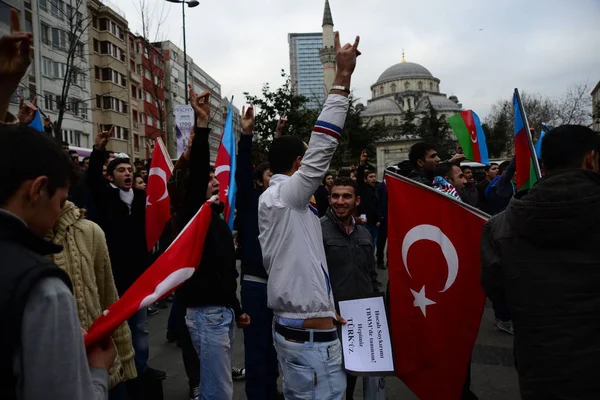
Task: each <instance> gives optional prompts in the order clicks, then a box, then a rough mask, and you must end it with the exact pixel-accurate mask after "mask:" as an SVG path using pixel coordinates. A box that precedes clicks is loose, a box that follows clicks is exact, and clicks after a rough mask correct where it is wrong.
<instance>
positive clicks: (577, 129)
mask: <svg viewBox="0 0 600 400" xmlns="http://www.w3.org/2000/svg"><path fill="white" fill-rule="evenodd" d="M592 150H596V152H599V151H600V141H599V139H598V134H597V133H596V132H594V131H593V130H591V129H590V128H587V127H585V126H582V125H562V126H559V127H557V128H554V129H552V130H551V131H550V132H548V134H547V135H546V136H545V137H544V141H543V142H542V160H543V162H544V168H545V170H546V171H547V172H551V171H557V170H561V169H571V168H581V164H582V163H583V158H584V157H585V155H586V154H587V153H589V152H590V151H592Z"/></svg>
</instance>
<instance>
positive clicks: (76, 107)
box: [68, 98, 81, 115]
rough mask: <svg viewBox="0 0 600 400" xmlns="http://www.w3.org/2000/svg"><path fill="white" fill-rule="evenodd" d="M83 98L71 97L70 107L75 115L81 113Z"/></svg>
mask: <svg viewBox="0 0 600 400" xmlns="http://www.w3.org/2000/svg"><path fill="white" fill-rule="evenodd" d="M80 102H81V100H79V99H73V98H71V99H69V103H68V107H69V109H70V110H71V112H72V113H73V114H74V115H79V103H80Z"/></svg>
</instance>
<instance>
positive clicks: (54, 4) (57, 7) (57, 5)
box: [50, 0, 64, 21]
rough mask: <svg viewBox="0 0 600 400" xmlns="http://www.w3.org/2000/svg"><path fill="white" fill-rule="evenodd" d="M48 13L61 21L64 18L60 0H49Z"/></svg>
mask: <svg viewBox="0 0 600 400" xmlns="http://www.w3.org/2000/svg"><path fill="white" fill-rule="evenodd" d="M50 13H51V14H52V16H54V17H56V18H58V19H60V20H61V21H62V20H63V19H64V12H63V2H62V0H50Z"/></svg>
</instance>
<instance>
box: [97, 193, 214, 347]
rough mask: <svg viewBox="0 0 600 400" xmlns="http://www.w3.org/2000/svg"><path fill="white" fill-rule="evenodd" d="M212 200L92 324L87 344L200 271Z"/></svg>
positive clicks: (111, 330)
mask: <svg viewBox="0 0 600 400" xmlns="http://www.w3.org/2000/svg"><path fill="white" fill-rule="evenodd" d="M211 219H212V209H211V206H210V202H209V201H207V202H206V203H204V205H202V207H201V208H200V210H198V212H197V213H196V215H195V216H194V218H192V219H191V220H190V222H188V224H187V225H186V226H185V228H183V230H182V231H181V233H180V234H179V235H178V236H177V238H175V240H174V241H173V243H172V244H171V245H170V246H169V248H168V249H167V250H165V252H164V253H163V254H161V256H160V257H158V259H157V260H156V261H155V262H154V264H152V265H151V266H150V268H148V269H147V270H146V272H144V273H143V274H142V276H140V277H139V278H138V279H137V280H136V281H135V282H134V284H133V285H131V287H130V288H129V289H127V291H126V292H125V294H123V297H121V298H120V299H119V300H117V301H116V302H115V303H114V304H112V305H111V306H110V307H109V308H108V310H106V311H104V312H103V313H102V315H100V316H99V317H98V318H97V319H96V320H95V321H94V322H93V323H92V325H91V326H90V328H89V329H88V332H87V334H86V335H85V345H86V346H90V345H92V344H94V343H96V342H97V341H98V340H100V339H102V338H104V337H107V336H109V335H110V334H112V332H113V331H114V330H115V329H117V327H118V326H119V325H121V324H122V323H123V322H125V321H127V320H128V319H129V318H131V317H132V316H133V314H135V313H136V312H137V311H138V310H141V309H143V308H144V307H148V306H149V305H150V304H152V303H154V302H155V301H157V300H160V299H161V298H163V297H164V296H165V295H167V294H168V293H171V292H173V291H174V290H175V289H177V288H178V287H179V286H181V284H183V283H184V282H185V281H186V280H188V279H189V278H190V277H191V276H192V275H193V274H194V272H195V271H196V268H197V267H198V264H200V260H201V259H202V251H203V250H204V240H205V239H206V232H207V231H208V227H209V224H210V221H211Z"/></svg>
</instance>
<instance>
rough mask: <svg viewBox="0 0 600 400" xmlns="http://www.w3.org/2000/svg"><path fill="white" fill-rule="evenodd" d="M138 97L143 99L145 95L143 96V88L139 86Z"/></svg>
mask: <svg viewBox="0 0 600 400" xmlns="http://www.w3.org/2000/svg"><path fill="white" fill-rule="evenodd" d="M137 98H138V99H140V100H142V99H143V97H142V89H140V88H138V97H137Z"/></svg>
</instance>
